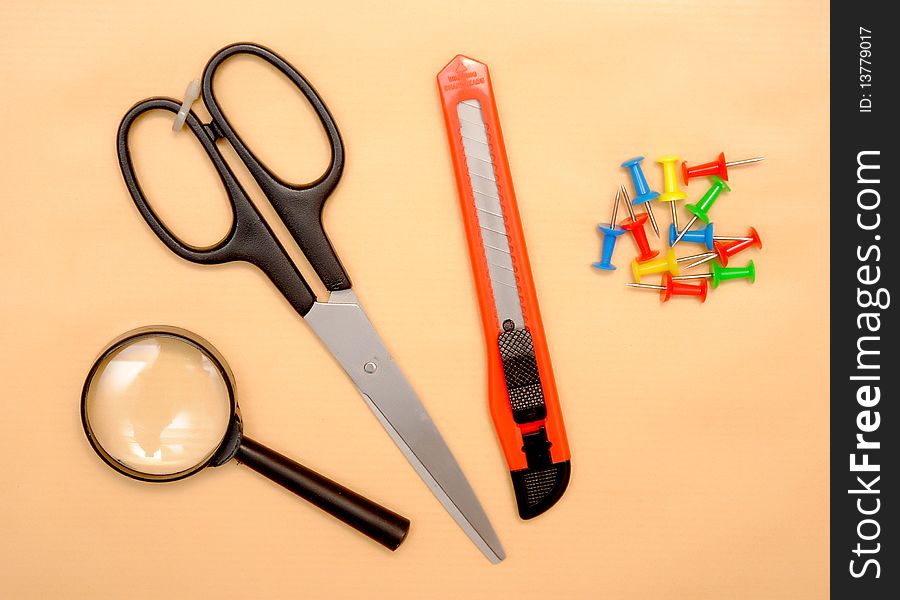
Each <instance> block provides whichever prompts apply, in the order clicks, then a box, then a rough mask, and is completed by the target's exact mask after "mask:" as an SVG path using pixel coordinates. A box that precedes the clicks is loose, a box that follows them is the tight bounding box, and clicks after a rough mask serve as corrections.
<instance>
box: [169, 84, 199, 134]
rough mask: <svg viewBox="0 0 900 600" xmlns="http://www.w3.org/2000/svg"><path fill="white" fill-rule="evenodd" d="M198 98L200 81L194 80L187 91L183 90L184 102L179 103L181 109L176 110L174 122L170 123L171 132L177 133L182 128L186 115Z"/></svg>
mask: <svg viewBox="0 0 900 600" xmlns="http://www.w3.org/2000/svg"><path fill="white" fill-rule="evenodd" d="M199 97H200V80H199V79H195V80H193V81H192V82H190V83H189V84H188V86H187V89H186V90H184V100H183V101H182V102H181V108H179V109H178V113H177V114H176V115H175V122H174V123H172V131H179V130H180V129H181V128H182V127H184V120H185V119H187V116H188V113H189V112H190V111H191V106H192V105H193V104H194V102H196V101H197V98H199Z"/></svg>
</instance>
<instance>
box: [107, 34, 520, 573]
mask: <svg viewBox="0 0 900 600" xmlns="http://www.w3.org/2000/svg"><path fill="white" fill-rule="evenodd" d="M237 55H251V56H254V57H257V58H260V59H262V60H264V61H266V62H267V63H269V64H270V65H272V66H273V67H275V68H276V69H278V71H280V72H281V73H282V74H283V75H285V76H286V77H287V78H288V79H290V80H291V81H292V82H293V84H294V85H295V86H297V88H298V89H299V90H300V92H301V93H302V94H303V95H304V96H305V97H306V100H307V101H308V102H309V103H310V105H311V106H312V107H313V109H314V110H315V112H316V114H317V115H318V118H319V120H320V122H321V124H322V126H323V128H324V129H325V132H326V134H327V136H328V140H329V144H330V146H331V160H330V164H329V165H328V167H327V169H326V170H325V173H324V174H322V176H321V177H319V178H318V179H316V180H315V181H313V182H311V183H308V184H305V185H293V184H290V183H287V182H286V181H284V180H283V179H281V178H279V177H278V176H277V175H276V174H275V173H273V172H272V171H271V170H270V169H269V168H268V167H267V166H266V165H265V164H263V163H262V161H260V160H259V158H257V157H256V155H255V154H254V153H253V151H252V150H250V149H249V148H248V147H247V145H246V144H245V143H244V141H243V140H242V139H241V137H240V135H238V133H237V132H236V131H235V130H234V128H233V127H232V125H231V123H230V121H229V120H228V118H227V117H226V116H225V115H224V114H223V112H222V109H221V108H220V107H219V103H218V101H217V99H216V94H215V89H214V87H213V78H214V77H215V74H216V71H217V70H218V68H219V67H220V66H221V65H222V63H224V62H225V61H227V60H228V59H230V58H232V57H234V56H237ZM201 91H202V98H203V103H204V104H205V106H206V108H207V110H208V111H209V114H210V115H211V116H212V121H210V122H209V123H202V122H201V121H200V119H199V118H198V117H197V115H196V114H195V113H194V112H193V111H190V112H188V113H187V116H186V118H185V124H186V125H187V127H188V128H189V129H190V130H191V132H192V133H193V134H194V136H196V137H197V139H198V140H199V141H200V144H201V145H202V146H203V149H204V151H205V152H206V155H207V156H208V157H209V159H210V160H211V161H212V163H213V165H214V166H215V168H216V171H217V172H218V174H219V178H220V179H221V181H222V183H223V185H224V186H225V190H226V192H227V194H228V198H229V202H230V204H231V208H232V211H233V222H232V226H231V229H230V230H229V231H228V233H227V234H226V235H225V237H224V238H223V239H222V240H221V241H220V242H218V243H216V244H214V245H212V246H209V247H199V246H193V245H191V244H188V243H186V242H184V241H183V240H181V239H179V238H178V237H177V236H176V235H175V234H174V233H173V232H172V230H170V229H169V228H168V227H167V226H166V224H165V223H163V222H162V220H161V219H160V218H159V216H158V215H157V214H156V212H155V211H154V210H153V208H152V207H151V206H150V204H149V203H148V202H147V199H146V197H145V195H144V192H143V190H142V189H141V185H140V183H139V182H138V179H137V177H136V175H135V171H134V165H133V163H132V157H131V151H130V149H129V145H128V140H129V138H128V136H129V132H130V131H131V127H132V125H133V124H134V122H135V121H136V120H137V119H138V118H139V117H140V116H141V115H143V114H145V113H147V112H150V111H154V110H165V111H170V112H173V113H176V114H177V113H178V111H179V109H180V108H181V106H182V103H181V102H179V101H176V100H174V99H172V98H161V97H157V98H150V99H148V100H144V101H143V102H139V103H138V104H136V105H135V106H134V107H133V108H131V110H129V111H128V113H127V114H126V115H125V117H124V118H123V119H122V123H121V125H120V126H119V131H118V137H117V147H118V155H119V166H120V167H121V169H122V175H123V177H124V179H125V184H126V185H127V186H128V191H129V192H130V194H131V198H132V200H134V203H135V205H136V206H137V208H138V210H139V211H140V213H141V216H143V217H144V220H145V221H146V222H147V224H148V225H149V226H150V228H151V229H152V230H153V232H154V233H155V234H156V235H157V237H159V239H160V240H162V242H163V243H164V244H165V245H166V246H167V247H168V248H169V250H171V251H172V252H174V253H175V254H177V255H178V256H180V257H181V258H183V259H185V260H188V261H191V262H193V263H198V264H204V265H208V264H221V263H228V262H234V261H245V262H249V263H252V264H254V265H256V267H258V268H259V269H260V270H262V271H263V273H265V274H266V275H267V276H268V278H269V279H270V280H271V281H272V283H273V284H275V287H277V288H278V290H279V291H280V292H281V293H282V295H283V296H284V297H285V298H286V299H287V301H288V302H289V303H290V304H291V306H292V307H293V308H294V310H296V311H297V313H298V314H299V315H300V316H301V317H303V319H304V320H305V321H306V322H307V323H308V324H309V325H310V327H311V328H312V330H313V331H314V332H315V333H316V335H318V337H319V339H320V340H321V341H322V343H323V344H324V345H325V347H327V348H328V350H329V351H330V352H331V354H332V356H334V358H335V360H337V362H338V363H340V365H341V367H342V368H343V369H344V371H345V372H346V373H347V375H348V376H349V377H350V379H351V380H352V381H353V384H354V385H355V386H356V388H357V389H358V390H359V392H360V393H361V394H362V397H363V399H365V401H366V403H367V404H368V405H369V408H370V409H371V410H372V412H373V413H374V414H375V417H376V418H377V419H378V420H379V421H380V422H381V424H382V426H384V428H385V429H386V430H387V432H388V433H389V434H390V436H391V438H393V440H394V442H395V443H396V444H397V446H398V447H399V448H400V451H401V452H402V453H403V454H404V456H406V458H407V460H409V462H410V463H411V464H412V466H413V468H414V469H415V470H416V472H417V473H418V474H419V476H420V477H421V478H422V479H423V480H424V481H425V483H426V484H427V485H428V487H429V488H430V489H431V491H432V492H433V493H434V495H435V496H436V497H437V499H438V500H439V501H440V502H441V504H442V505H443V506H444V508H445V509H446V510H447V512H449V513H450V515H451V516H452V517H453V519H454V520H456V522H457V523H458V524H459V526H460V527H461V528H462V529H463V531H465V533H466V534H467V535H468V536H469V538H471V540H472V541H473V542H474V543H475V545H476V546H477V547H478V548H479V549H480V550H481V551H482V552H483V553H484V554H485V556H487V558H488V559H489V560H490V561H491V562H494V563H497V562H500V561H501V560H503V559H504V558H505V556H506V555H505V553H504V551H503V547H502V546H501V544H500V540H499V539H498V538H497V534H496V533H495V532H494V529H493V527H492V526H491V523H490V521H489V520H488V518H487V515H486V514H485V512H484V509H483V508H482V507H481V504H480V502H479V501H478V498H477V497H476V496H475V492H474V491H473V490H472V487H471V486H470V485H469V482H468V481H467V480H466V477H465V475H464V474H463V472H462V469H461V468H460V466H459V464H458V463H457V461H456V459H455V458H454V456H453V453H452V452H451V451H450V448H449V447H448V446H447V444H446V442H444V439H443V437H441V434H440V432H439V431H438V429H437V427H436V426H435V424H434V422H433V421H432V420H431V417H430V416H429V415H428V412H427V411H426V410H425V407H424V406H423V405H422V402H421V401H420V400H419V397H418V396H417V395H416V392H415V391H414V390H413V388H412V386H411V385H410V384H409V382H408V381H407V379H406V377H405V376H404V375H403V373H402V372H401V371H400V368H399V367H398V366H397V363H396V362H395V361H394V359H393V357H392V356H391V354H390V352H389V351H388V349H387V347H386V346H385V344H384V343H383V342H382V341H381V338H380V337H379V336H378V333H377V332H376V331H375V328H374V327H373V326H372V323H371V321H370V320H369V318H368V316H366V312H365V310H363V307H362V305H361V304H360V302H359V299H358V298H357V297H356V294H355V292H354V291H353V289H352V286H351V283H350V278H349V277H348V276H347V272H346V270H345V269H344V267H343V265H342V264H341V261H340V260H339V259H338V256H337V254H336V253H335V251H334V248H333V247H332V245H331V241H330V240H329V239H328V236H327V235H326V233H325V230H324V229H323V227H322V208H323V206H324V204H325V201H326V200H327V199H328V197H329V196H330V195H331V193H332V192H333V191H334V188H335V186H337V183H338V181H339V180H340V178H341V173H342V172H343V168H344V145H343V142H342V141H341V136H340V133H339V132H338V129H337V125H336V124H335V122H334V119H333V118H332V116H331V113H330V112H329V111H328V109H327V108H326V107H325V104H324V103H323V102H322V99H321V98H320V97H319V95H318V94H317V93H316V91H315V90H314V89H313V87H312V86H311V85H310V84H309V82H308V81H307V80H306V79H305V78H304V77H303V75H301V74H300V72H299V71H297V70H296V69H295V68H294V67H293V66H291V64H290V63H288V62H287V61H286V60H284V59H283V58H282V57H280V56H279V55H278V54H276V53H275V52H273V51H271V50H269V49H267V48H264V47H262V46H259V45H257V44H248V43H243V44H234V45H231V46H228V47H226V48H223V49H222V50H220V51H219V52H218V53H217V54H216V55H215V56H213V57H212V58H211V59H210V61H209V63H207V65H206V68H205V69H204V70H203V77H202V83H201ZM221 138H224V139H225V140H226V141H227V142H228V143H229V144H230V145H231V147H232V148H233V149H234V151H235V152H236V154H237V156H238V158H239V159H240V161H241V162H242V163H243V164H244V166H245V167H246V168H247V170H248V171H249V172H250V174H251V175H252V176H253V178H254V179H255V180H256V183H257V185H258V186H259V187H260V189H261V190H262V192H263V194H264V195H265V196H266V198H267V199H268V201H269V202H270V203H271V204H272V207H273V208H274V209H275V212H276V213H277V214H278V216H279V218H280V219H281V220H282V221H283V222H284V225H285V226H286V227H287V229H288V231H290V233H291V236H292V237H293V239H294V241H295V242H296V243H297V246H299V248H300V250H301V251H302V252H303V254H304V255H305V256H306V258H307V260H308V261H309V263H310V265H311V266H312V268H313V270H314V271H315V273H316V275H317V276H318V278H319V279H320V280H321V281H322V283H323V285H324V287H325V288H326V289H327V290H328V298H327V299H325V300H324V301H322V300H319V299H318V298H316V296H315V294H314V292H313V291H312V289H311V288H310V286H309V284H308V283H307V282H306V280H305V279H304V278H303V276H302V275H301V274H300V271H299V270H298V269H297V266H296V265H295V264H294V263H293V261H292V260H291V258H290V257H289V255H288V253H287V252H286V251H285V249H284V247H283V246H282V245H281V243H280V242H279V241H278V238H277V237H276V236H275V234H274V233H273V232H272V229H271V227H270V226H269V224H268V223H267V222H266V221H265V219H264V218H263V216H262V215H261V214H260V212H259V211H258V210H257V209H256V207H255V206H254V205H253V203H252V202H251V201H250V199H249V198H248V196H247V193H246V192H245V191H244V189H243V188H242V186H241V185H240V183H238V180H237V178H236V177H235V175H234V173H233V172H232V170H231V168H230V167H229V166H228V164H227V163H226V162H225V159H224V158H223V156H222V154H221V152H220V151H219V149H218V146H217V141H218V140H219V139H221Z"/></svg>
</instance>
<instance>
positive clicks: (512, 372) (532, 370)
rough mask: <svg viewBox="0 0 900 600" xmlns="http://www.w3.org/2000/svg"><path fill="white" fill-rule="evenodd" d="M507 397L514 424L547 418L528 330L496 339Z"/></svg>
mask: <svg viewBox="0 0 900 600" xmlns="http://www.w3.org/2000/svg"><path fill="white" fill-rule="evenodd" d="M497 345H498V346H499V347H500V360H501V361H502V362H503V375H504V377H505V379H506V393H507V395H508V396H509V404H510V406H511V407H512V413H513V420H514V421H515V422H516V423H519V424H520V425H521V424H523V423H532V422H534V421H540V420H541V419H545V418H546V417H547V406H546V404H544V390H543V389H542V388H541V375H540V373H539V372H538V366H537V361H536V360H535V358H534V341H533V340H532V339H531V332H530V331H529V330H528V328H527V327H525V328H522V329H514V330H512V331H503V332H501V333H500V336H499V337H498V338H497Z"/></svg>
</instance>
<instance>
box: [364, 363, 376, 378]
mask: <svg viewBox="0 0 900 600" xmlns="http://www.w3.org/2000/svg"><path fill="white" fill-rule="evenodd" d="M377 370H378V365H376V364H375V363H373V362H372V361H369V362H367V363H366V364H364V365H363V371H365V372H366V373H368V374H369V375H371V374H372V373H374V372H375V371H377Z"/></svg>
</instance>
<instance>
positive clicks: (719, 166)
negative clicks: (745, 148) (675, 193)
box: [681, 152, 765, 185]
mask: <svg viewBox="0 0 900 600" xmlns="http://www.w3.org/2000/svg"><path fill="white" fill-rule="evenodd" d="M764 159H765V157H764V156H756V157H754V158H745V159H744V160H733V161H731V162H725V153H724V152H719V159H718V160H714V161H712V162H708V163H703V164H702V165H697V166H694V167H689V166H687V163H686V162H683V163H681V176H682V177H683V178H684V185H687V184H688V181H690V180H691V179H694V178H695V177H710V176H712V175H717V176H718V177H721V178H722V179H724V180H725V181H728V167H738V166H740V165H749V164H750V163H756V162H759V161H761V160H764Z"/></svg>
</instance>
